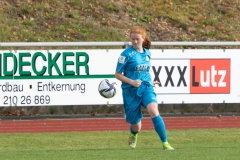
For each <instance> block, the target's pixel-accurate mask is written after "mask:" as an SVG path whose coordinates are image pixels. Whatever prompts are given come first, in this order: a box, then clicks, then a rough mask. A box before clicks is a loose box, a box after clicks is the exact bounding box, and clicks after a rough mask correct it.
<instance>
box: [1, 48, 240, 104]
mask: <svg viewBox="0 0 240 160" xmlns="http://www.w3.org/2000/svg"><path fill="white" fill-rule="evenodd" d="M122 51H123V50H117V49H113V50H17V51H7V50H2V51H0V106H47V105H53V106H54V105H101V104H122V103H123V101H122V93H121V82H120V81H118V80H117V79H116V78H115V76H114V73H115V69H116V64H117V61H118V57H119V55H120V54H121V52H122ZM151 53H152V59H151V64H152V67H151V75H152V80H153V81H159V82H160V85H156V87H155V92H156V94H157V95H158V96H157V97H158V102H159V103H164V104H174V103H175V104H180V103H239V102H240V83H239V82H240V50H213V49H209V50H203V49H196V50H180V49H177V50H156V49H155V50H154V49H152V50H151ZM103 79H108V80H109V81H110V82H111V83H113V82H116V84H117V85H115V87H116V88H117V93H116V95H115V96H114V97H113V98H109V99H106V98H103V97H102V96H101V95H100V94H99V92H98V85H99V83H100V82H101V81H102V80H103Z"/></svg>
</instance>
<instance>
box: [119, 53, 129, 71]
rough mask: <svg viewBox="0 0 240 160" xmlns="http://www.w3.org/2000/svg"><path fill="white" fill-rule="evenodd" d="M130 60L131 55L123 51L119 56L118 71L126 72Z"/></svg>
mask: <svg viewBox="0 0 240 160" xmlns="http://www.w3.org/2000/svg"><path fill="white" fill-rule="evenodd" d="M128 60H129V56H128V55H127V52H125V51H124V52H122V53H121V55H120V56H119V58H118V62H117V67H116V72H121V73H122V72H124V70H125V67H126V64H127V62H128Z"/></svg>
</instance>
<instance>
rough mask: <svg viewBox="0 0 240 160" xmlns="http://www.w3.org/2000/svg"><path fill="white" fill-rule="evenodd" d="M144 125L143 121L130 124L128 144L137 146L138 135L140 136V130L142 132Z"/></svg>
mask: <svg viewBox="0 0 240 160" xmlns="http://www.w3.org/2000/svg"><path fill="white" fill-rule="evenodd" d="M141 127H142V122H141V121H140V122H138V123H137V124H131V125H130V135H129V138H128V144H129V146H130V147H131V148H133V149H134V148H135V147H136V145H137V137H138V132H140V130H141Z"/></svg>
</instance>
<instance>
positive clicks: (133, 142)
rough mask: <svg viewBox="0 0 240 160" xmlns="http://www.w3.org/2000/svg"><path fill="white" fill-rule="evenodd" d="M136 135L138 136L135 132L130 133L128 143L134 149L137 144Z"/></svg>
mask: <svg viewBox="0 0 240 160" xmlns="http://www.w3.org/2000/svg"><path fill="white" fill-rule="evenodd" d="M137 136H138V135H137V134H132V133H130V136H129V139H128V144H129V146H130V147H131V148H132V149H134V148H135V147H136V145H137Z"/></svg>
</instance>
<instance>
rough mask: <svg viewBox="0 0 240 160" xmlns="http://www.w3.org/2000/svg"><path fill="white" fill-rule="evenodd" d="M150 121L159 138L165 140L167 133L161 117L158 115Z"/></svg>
mask: <svg viewBox="0 0 240 160" xmlns="http://www.w3.org/2000/svg"><path fill="white" fill-rule="evenodd" d="M152 122H153V125H154V128H155V131H156V132H157V134H158V136H159V138H160V139H161V140H162V142H167V134H166V129H165V124H164V122H163V119H162V117H161V116H160V115H158V116H156V117H154V118H152Z"/></svg>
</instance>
